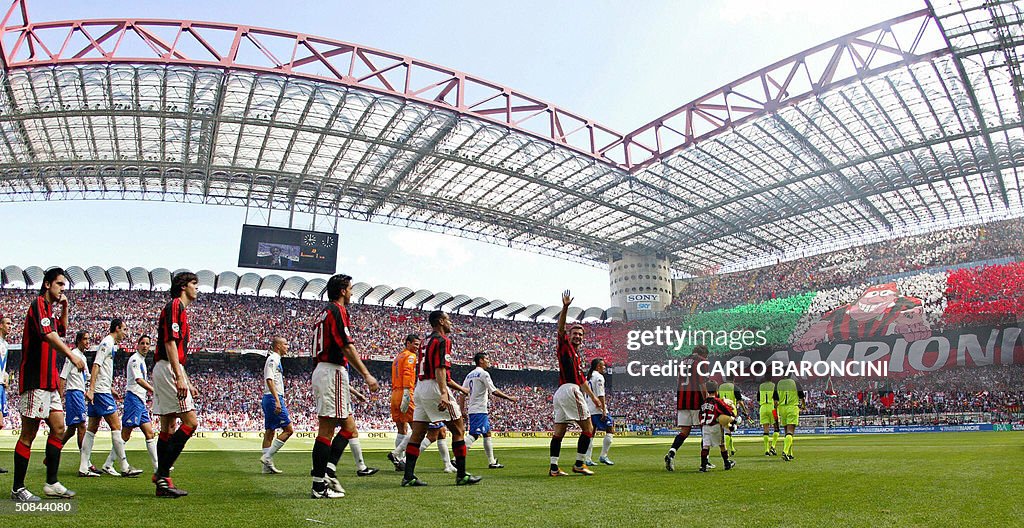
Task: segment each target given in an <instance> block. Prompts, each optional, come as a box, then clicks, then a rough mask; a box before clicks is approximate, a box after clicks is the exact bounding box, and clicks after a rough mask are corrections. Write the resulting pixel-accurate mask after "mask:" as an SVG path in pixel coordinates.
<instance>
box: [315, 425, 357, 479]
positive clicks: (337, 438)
mask: <svg viewBox="0 0 1024 528" xmlns="http://www.w3.org/2000/svg"><path fill="white" fill-rule="evenodd" d="M353 436H355V433H353V432H351V431H345V430H342V431H339V432H338V434H336V435H334V440H332V441H331V443H330V446H331V453H330V455H329V456H328V458H327V461H328V462H329V463H330V465H331V466H333V467H332V468H331V471H328V472H327V475H328V476H330V477H333V476H334V474H333V473H334V470H335V468H337V466H338V462H339V461H340V460H341V455H343V454H345V448H346V447H348V443H349V440H351V439H352V437H353ZM318 438H319V437H318Z"/></svg>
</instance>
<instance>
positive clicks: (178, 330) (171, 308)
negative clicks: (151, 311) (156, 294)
mask: <svg viewBox="0 0 1024 528" xmlns="http://www.w3.org/2000/svg"><path fill="white" fill-rule="evenodd" d="M181 316H182V310H181V303H180V302H178V301H177V299H175V300H174V301H171V303H170V305H168V306H167V307H166V308H165V309H164V311H163V312H161V313H160V317H161V319H160V326H162V327H163V329H164V340H165V341H164V342H168V341H180V340H181V337H182V335H183V333H184V332H183V330H184V329H183V328H182V321H181Z"/></svg>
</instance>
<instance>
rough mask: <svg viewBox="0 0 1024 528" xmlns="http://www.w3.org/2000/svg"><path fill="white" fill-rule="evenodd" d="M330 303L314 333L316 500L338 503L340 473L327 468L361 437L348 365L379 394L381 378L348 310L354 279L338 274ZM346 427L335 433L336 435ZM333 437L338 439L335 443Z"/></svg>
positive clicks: (341, 494)
mask: <svg viewBox="0 0 1024 528" xmlns="http://www.w3.org/2000/svg"><path fill="white" fill-rule="evenodd" d="M327 299H328V300H329V301H330V303H329V304H328V305H327V307H326V308H324V311H323V312H322V313H321V314H320V317H319V318H318V320H317V323H316V327H315V328H314V332H313V356H314V357H316V368H315V369H313V400H314V402H315V403H316V416H317V422H318V424H317V437H316V441H315V442H313V472H312V476H313V490H312V492H311V493H310V497H312V498H314V499H339V498H341V497H344V496H345V489H344V488H342V487H341V483H340V482H338V479H337V476H336V475H330V474H328V471H327V465H328V463H330V462H331V461H332V460H334V461H337V460H340V459H341V455H342V454H343V453H344V452H345V448H346V447H347V446H348V443H349V440H351V439H352V438H354V437H355V435H356V421H355V419H354V418H353V417H352V395H351V393H350V392H349V380H348V369H347V368H346V367H347V366H348V365H349V363H351V364H352V366H353V367H355V369H356V371H357V372H359V374H361V375H362V376H363V379H364V380H365V381H366V385H367V386H368V387H369V388H370V390H371V391H374V392H376V391H378V390H380V386H379V385H378V384H377V379H376V378H374V377H373V376H372V375H370V371H369V370H367V369H366V366H365V365H363V362H362V361H361V360H360V359H359V353H358V351H356V346H355V342H354V341H353V339H352V331H351V330H350V329H349V319H348V310H347V308H346V307H347V306H348V303H349V301H350V300H351V299H352V277H350V276H348V275H343V274H338V275H335V276H333V277H331V278H330V280H328V281H327ZM339 426H340V427H341V431H340V432H338V434H337V435H335V433H334V431H335V430H336V429H337V428H338V427H339ZM331 437H333V438H334V439H333V440H332V439H331Z"/></svg>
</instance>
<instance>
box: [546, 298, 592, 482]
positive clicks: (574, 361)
mask: <svg viewBox="0 0 1024 528" xmlns="http://www.w3.org/2000/svg"><path fill="white" fill-rule="evenodd" d="M570 304H572V296H571V293H570V292H569V290H565V292H564V293H563V294H562V312H561V313H560V314H558V390H556V391H555V395H554V397H553V398H552V404H553V405H554V408H555V409H554V410H555V412H554V415H555V431H554V433H553V434H552V435H551V453H550V454H551V468H550V471H549V472H548V475H550V476H552V477H561V476H565V475H568V473H566V472H564V471H562V470H561V469H559V468H558V456H559V453H560V452H561V450H562V438H564V437H565V432H566V430H567V429H568V428H569V424H570V423H573V422H575V423H576V424H577V425H579V426H580V430H581V431H582V434H580V439H579V441H578V442H577V444H576V464H574V465H573V467H572V472H573V473H579V474H581V475H593V474H594V472H593V471H591V470H590V468H588V467H587V466H586V464H584V463H583V462H584V460H585V459H586V458H587V450H588V449H589V448H590V442H591V441H592V440H593V439H594V424H592V423H591V422H590V411H589V410H588V409H587V403H586V400H585V399H584V397H583V394H584V393H586V395H587V397H589V398H590V399H591V400H592V401H594V402H595V404H596V405H597V408H598V410H599V411H600V412H601V414H602V415H603V414H605V408H604V402H603V401H601V400H599V399H598V398H597V397H596V396H594V391H592V390H591V389H590V385H589V384H588V383H587V379H586V378H585V377H584V375H583V358H582V357H580V351H579V347H580V346H581V345H583V325H579V324H574V325H572V328H570V329H569V334H568V335H566V333H565V319H566V317H568V314H569V305H570Z"/></svg>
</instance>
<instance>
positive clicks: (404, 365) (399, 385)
mask: <svg viewBox="0 0 1024 528" xmlns="http://www.w3.org/2000/svg"><path fill="white" fill-rule="evenodd" d="M419 349H420V336H419V335H417V334H409V335H407V336H405V348H404V349H402V351H401V352H399V353H398V355H397V356H395V360H394V361H392V362H391V419H392V420H394V422H395V427H397V428H398V435H397V436H395V449H394V451H391V452H390V453H388V460H389V461H390V462H391V463H392V464H394V466H395V471H405V448H406V446H408V445H409V437H410V435H411V434H412V431H411V430H410V424H411V423H412V415H413V410H415V408H416V404H415V403H413V401H412V397H413V393H414V391H415V390H416V353H417V352H418V351H419Z"/></svg>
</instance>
